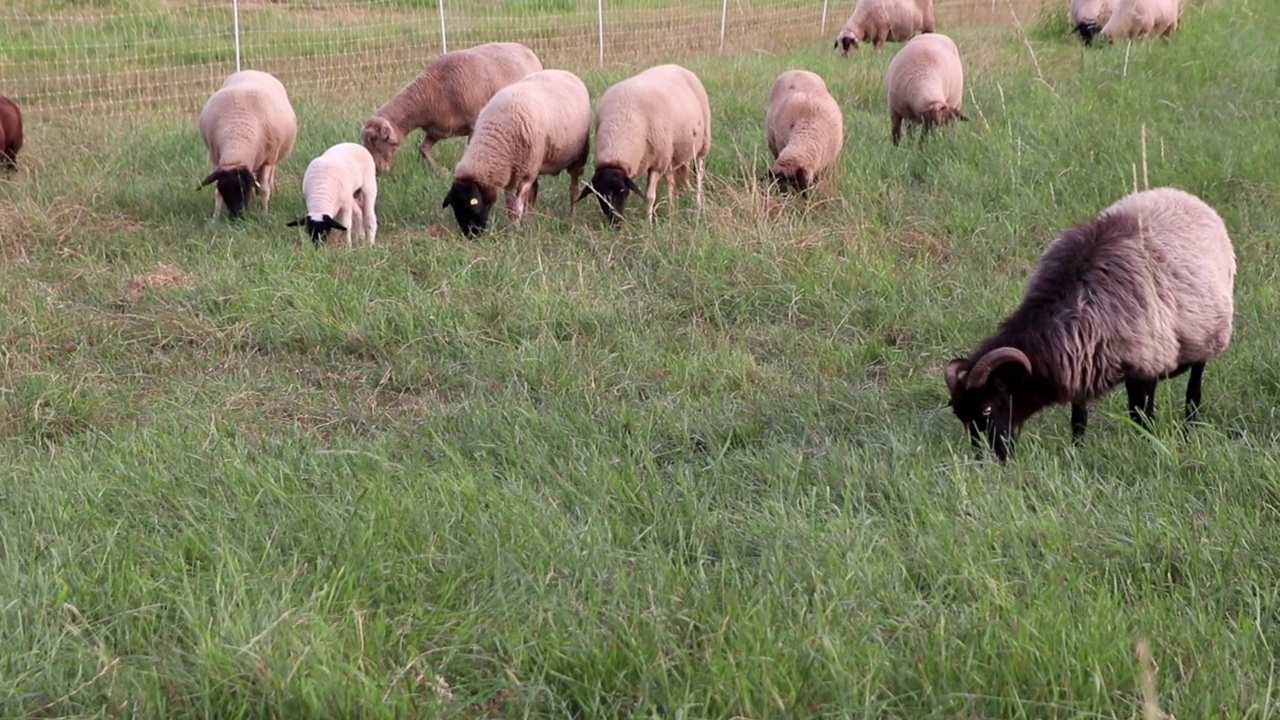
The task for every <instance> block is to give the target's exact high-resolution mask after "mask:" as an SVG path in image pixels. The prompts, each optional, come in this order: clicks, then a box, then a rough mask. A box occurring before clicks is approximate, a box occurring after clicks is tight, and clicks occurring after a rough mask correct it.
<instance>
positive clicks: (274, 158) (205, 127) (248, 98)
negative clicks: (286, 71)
mask: <svg viewBox="0 0 1280 720" xmlns="http://www.w3.org/2000/svg"><path fill="white" fill-rule="evenodd" d="M200 136H201V137H202V138H204V144H205V147H206V148H207V149H208V150H209V164H211V165H212V166H213V172H211V173H209V175H208V177H206V178H205V179H204V182H202V183H201V184H200V187H204V186H205V185H208V184H209V183H213V182H216V183H217V193H216V194H215V195H214V198H213V217H214V218H217V217H218V214H219V213H220V212H222V205H223V203H224V202H225V203H226V205H227V209H228V210H229V211H230V212H231V216H232V217H236V216H238V215H239V214H240V213H241V212H243V211H244V209H245V206H247V205H248V204H249V198H250V197H251V195H252V194H253V192H254V190H255V189H257V191H258V195H259V197H261V198H262V210H263V212H266V211H267V205H268V202H269V201H270V200H271V188H272V186H273V185H274V184H275V178H276V166H278V165H279V164H280V163H281V162H283V161H284V159H285V158H286V157H288V156H289V153H291V152H293V144H294V142H295V141H296V140H297V139H298V116H297V115H296V114H294V112H293V105H291V104H290V103H289V94H288V93H286V92H285V89H284V85H282V84H281V83H280V81H279V80H277V79H276V78H275V77H274V76H272V75H270V74H268V73H265V72H261V71H259V70H241V71H240V72H237V73H233V74H232V75H231V76H230V77H228V78H227V79H226V81H225V82H223V83H222V87H220V88H218V90H217V91H216V92H214V93H213V95H211V96H209V99H208V101H206V102H205V104H204V108H203V109H202V110H201V111H200Z"/></svg>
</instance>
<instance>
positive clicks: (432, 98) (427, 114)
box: [361, 42, 542, 172]
mask: <svg viewBox="0 0 1280 720" xmlns="http://www.w3.org/2000/svg"><path fill="white" fill-rule="evenodd" d="M541 69H542V61H540V60H539V59H538V56H537V55H535V54H534V53H533V51H532V50H530V49H529V48H528V47H526V46H524V45H522V44H520V43H516V42H493V43H485V44H483V45H477V46H475V47H471V48H467V49H465V50H451V51H449V52H446V53H444V54H442V55H440V56H439V57H437V58H436V59H434V60H432V61H431V62H430V63H429V64H428V65H427V66H426V68H424V69H423V71H422V73H421V74H419V75H418V77H416V78H414V80H413V81H411V82H410V83H409V84H408V85H405V86H404V87H403V88H402V89H401V90H400V91H399V92H397V93H396V94H395V95H394V96H392V97H391V99H390V100H388V101H387V102H386V103H384V104H383V105H382V107H380V108H378V109H377V110H376V111H374V113H373V116H372V117H370V118H369V119H368V120H366V121H365V124H364V129H363V130H362V131H361V141H362V142H363V143H364V146H365V147H366V148H368V149H369V152H371V153H372V154H373V159H374V162H375V163H376V165H377V168H378V170H379V172H386V171H387V170H390V169H391V159H392V158H393V157H394V156H395V154H396V153H397V152H399V150H400V146H401V144H403V142H404V139H405V136H406V135H408V134H409V133H411V132H413V131H414V130H416V129H418V128H421V129H422V146H421V147H420V148H419V152H420V153H421V154H422V157H423V158H425V159H426V160H427V162H428V163H430V164H431V167H432V168H434V169H435V170H437V171H438V170H441V169H442V168H441V167H440V165H439V163H437V162H436V161H435V159H434V158H432V157H431V148H432V147H433V146H434V145H435V143H437V142H439V141H441V140H445V139H447V138H451V137H459V136H462V135H471V132H472V129H473V128H474V127H475V123H476V118H477V117H478V116H479V115H480V110H481V109H482V108H484V106H485V104H486V103H488V102H489V100H490V99H491V98H492V97H493V95H494V93H496V92H498V91H499V90H501V89H502V88H504V87H506V86H508V85H510V84H511V83H513V82H516V81H517V80H520V79H521V78H523V77H524V76H526V75H528V74H529V73H532V72H537V71H539V70H541Z"/></svg>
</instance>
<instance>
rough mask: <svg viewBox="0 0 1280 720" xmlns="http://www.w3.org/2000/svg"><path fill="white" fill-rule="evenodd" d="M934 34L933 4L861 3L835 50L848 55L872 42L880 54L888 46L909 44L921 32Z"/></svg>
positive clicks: (914, 0)
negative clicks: (886, 44) (888, 43)
mask: <svg viewBox="0 0 1280 720" xmlns="http://www.w3.org/2000/svg"><path fill="white" fill-rule="evenodd" d="M933 31H934V25H933V0H858V4H857V5H855V6H854V7H853V14H852V15H850V16H849V19H848V20H846V21H845V23H844V27H843V28H841V29H840V34H839V35H836V42H835V45H833V46H832V47H835V48H840V53H841V54H842V55H848V54H849V50H851V49H852V50H856V49H857V48H858V44H859V43H863V42H866V41H868V40H870V41H871V42H872V44H874V45H875V48H876V52H879V51H880V48H882V47H883V46H884V44H885V42H906V41H907V40H910V39H911V36H913V35H915V34H916V33H918V32H922V33H931V32H933Z"/></svg>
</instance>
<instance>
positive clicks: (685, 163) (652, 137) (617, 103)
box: [580, 65, 711, 225]
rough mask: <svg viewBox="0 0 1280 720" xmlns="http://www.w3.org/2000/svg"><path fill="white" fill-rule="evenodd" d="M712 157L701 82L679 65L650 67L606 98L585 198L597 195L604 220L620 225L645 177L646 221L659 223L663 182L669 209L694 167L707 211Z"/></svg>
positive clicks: (599, 111) (699, 201)
mask: <svg viewBox="0 0 1280 720" xmlns="http://www.w3.org/2000/svg"><path fill="white" fill-rule="evenodd" d="M710 151H711V101H710V100H709V99H708V98H707V91H706V89H705V88H704V87H703V86H702V81H701V80H699V79H698V76H697V75H695V74H693V73H692V72H690V71H689V70H688V69H686V68H683V67H681V66H679V65H658V66H656V67H651V68H649V69H648V70H645V71H643V72H640V73H637V74H636V75H633V76H631V77H629V78H627V79H625V80H622V81H621V82H618V83H616V84H614V85H613V86H611V87H610V88H609V89H608V90H606V91H605V93H604V95H602V96H601V97H600V103H599V107H598V108H597V110H596V160H595V173H594V174H593V175H592V177H591V181H590V182H589V183H588V184H587V187H586V188H584V189H583V191H582V196H581V197H583V198H585V197H586V196H587V195H589V194H594V195H595V196H596V198H597V199H598V200H599V202H600V209H601V210H602V211H604V215H605V217H606V218H608V219H609V222H610V223H612V224H614V225H617V224H618V223H620V222H622V213H623V210H624V209H625V206H626V202H627V197H628V196H629V195H630V193H636V194H639V193H640V188H639V187H637V186H636V184H635V181H634V180H632V178H634V177H635V176H637V175H640V174H645V175H647V176H648V181H647V184H646V185H645V190H644V194H645V201H646V203H647V205H646V210H645V217H646V218H647V219H648V221H649V222H653V216H654V207H655V206H656V204H657V200H658V179H659V178H664V179H665V180H666V183H667V202H668V204H674V202H675V186H676V183H677V182H679V183H680V184H682V185H687V184H688V178H689V167H690V165H692V166H693V171H694V174H695V175H696V180H695V182H696V185H697V189H696V194H695V198H696V202H697V205H698V208H701V207H702V181H703V177H702V176H703V173H704V170H705V162H706V157H707V153H708V152H710ZM580 199H581V198H580Z"/></svg>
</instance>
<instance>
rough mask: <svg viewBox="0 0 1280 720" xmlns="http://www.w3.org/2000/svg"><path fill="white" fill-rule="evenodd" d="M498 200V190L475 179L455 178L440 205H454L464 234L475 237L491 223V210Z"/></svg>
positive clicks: (455, 213)
mask: <svg viewBox="0 0 1280 720" xmlns="http://www.w3.org/2000/svg"><path fill="white" fill-rule="evenodd" d="M497 201H498V191H497V190H495V189H493V188H490V187H486V186H483V185H481V184H480V183H478V182H476V181H474V180H454V181H453V185H452V186H451V187H450V188H449V192H448V193H446V194H445V196H444V202H443V203H441V204H440V207H442V208H445V207H453V216H454V218H456V219H457V220H458V227H459V228H460V229H461V230H462V234H463V235H465V236H466V237H468V238H473V237H475V236H477V235H479V234H480V233H482V232H484V229H485V228H486V227H487V226H488V225H489V211H491V210H493V206H494V204H495V203H497Z"/></svg>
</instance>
